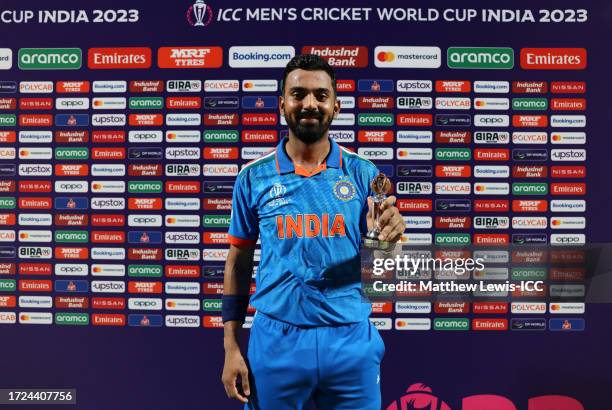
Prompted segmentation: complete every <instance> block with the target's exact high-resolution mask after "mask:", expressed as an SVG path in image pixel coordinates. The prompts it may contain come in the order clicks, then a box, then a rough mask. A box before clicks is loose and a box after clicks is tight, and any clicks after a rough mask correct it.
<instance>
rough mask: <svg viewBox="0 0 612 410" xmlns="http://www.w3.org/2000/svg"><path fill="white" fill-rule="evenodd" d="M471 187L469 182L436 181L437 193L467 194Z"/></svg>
mask: <svg viewBox="0 0 612 410" xmlns="http://www.w3.org/2000/svg"><path fill="white" fill-rule="evenodd" d="M471 192H472V187H471V185H470V183H469V182H445V183H442V182H437V183H436V194H437V195H469V194H470V193H471Z"/></svg>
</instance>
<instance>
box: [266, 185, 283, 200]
mask: <svg viewBox="0 0 612 410" xmlns="http://www.w3.org/2000/svg"><path fill="white" fill-rule="evenodd" d="M286 192H287V187H286V186H284V185H283V184H274V185H273V186H272V188H270V198H280V197H282V196H283V195H285V193H286Z"/></svg>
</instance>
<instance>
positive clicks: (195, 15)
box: [185, 0, 213, 27]
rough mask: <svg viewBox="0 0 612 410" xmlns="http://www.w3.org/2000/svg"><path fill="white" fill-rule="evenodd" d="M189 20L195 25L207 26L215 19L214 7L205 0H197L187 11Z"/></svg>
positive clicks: (186, 14)
mask: <svg viewBox="0 0 612 410" xmlns="http://www.w3.org/2000/svg"><path fill="white" fill-rule="evenodd" d="M185 17H186V18H187V22H188V23H189V25H191V26H193V27H206V26H208V25H209V24H210V23H211V22H212V20H213V9H212V7H210V6H209V5H208V4H206V3H205V2H204V0H196V1H195V2H194V3H193V4H192V5H191V6H189V8H188V9H187V12H186V13H185Z"/></svg>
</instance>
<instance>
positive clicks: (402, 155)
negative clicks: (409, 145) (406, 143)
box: [397, 151, 409, 157]
mask: <svg viewBox="0 0 612 410" xmlns="http://www.w3.org/2000/svg"><path fill="white" fill-rule="evenodd" d="M408 155H409V152H408V151H398V153H397V156H398V157H407V156H408Z"/></svg>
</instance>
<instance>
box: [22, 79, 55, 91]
mask: <svg viewBox="0 0 612 410" xmlns="http://www.w3.org/2000/svg"><path fill="white" fill-rule="evenodd" d="M19 92H20V93H22V94H51V93H52V92H53V82H52V81H21V82H20V83H19Z"/></svg>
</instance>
